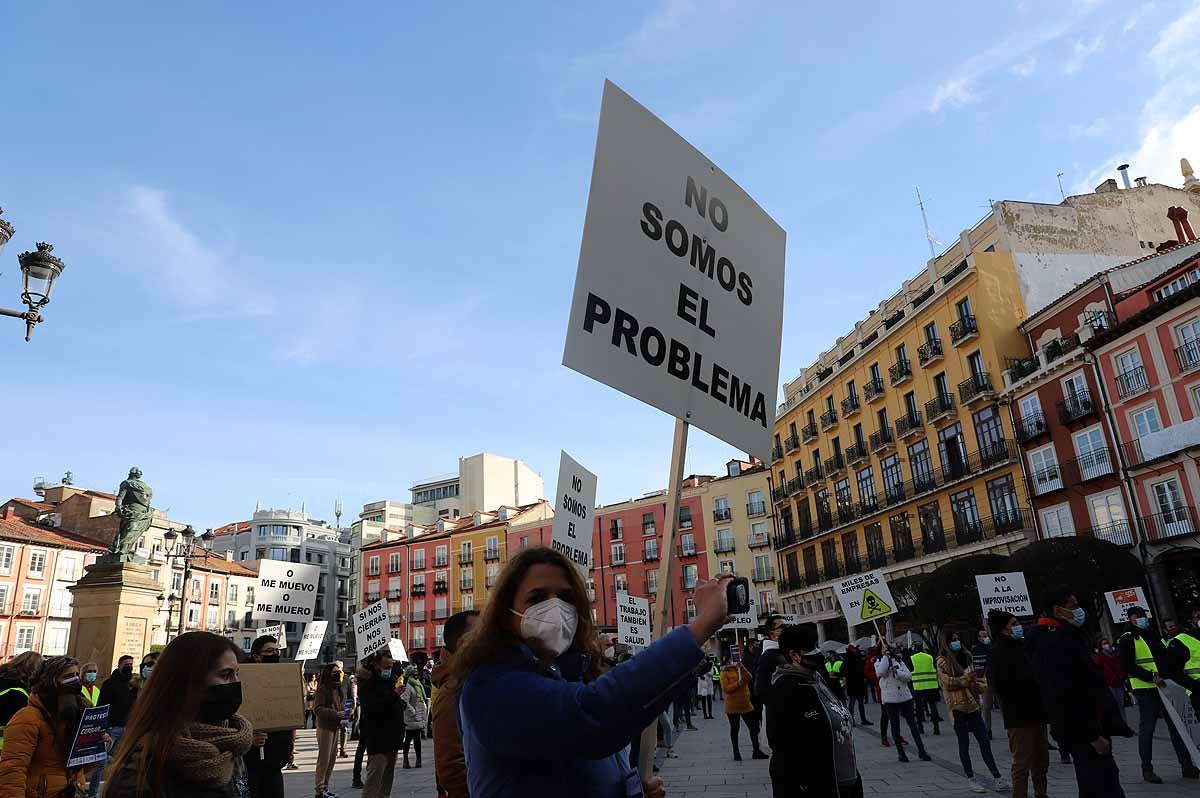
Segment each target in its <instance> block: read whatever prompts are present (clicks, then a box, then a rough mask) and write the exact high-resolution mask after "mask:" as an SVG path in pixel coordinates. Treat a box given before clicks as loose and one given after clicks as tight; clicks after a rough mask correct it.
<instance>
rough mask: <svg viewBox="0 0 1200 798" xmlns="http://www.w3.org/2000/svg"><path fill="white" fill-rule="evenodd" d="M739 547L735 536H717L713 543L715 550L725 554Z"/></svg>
mask: <svg viewBox="0 0 1200 798" xmlns="http://www.w3.org/2000/svg"><path fill="white" fill-rule="evenodd" d="M736 548H737V544H736V543H735V542H734V540H733V538H717V542H716V543H715V544H714V545H713V551H715V552H716V553H717V554H725V553H726V552H730V551H733V550H734V549H736Z"/></svg>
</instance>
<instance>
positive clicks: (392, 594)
mask: <svg viewBox="0 0 1200 798" xmlns="http://www.w3.org/2000/svg"><path fill="white" fill-rule="evenodd" d="M413 595H416V594H415V593H414V594H413ZM421 595H425V594H424V591H422V593H421ZM387 597H388V598H390V599H398V598H404V591H403V590H401V589H399V588H396V589H395V590H389V591H388V592H387Z"/></svg>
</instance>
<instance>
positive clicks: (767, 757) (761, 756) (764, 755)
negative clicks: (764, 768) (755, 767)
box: [750, 751, 771, 759]
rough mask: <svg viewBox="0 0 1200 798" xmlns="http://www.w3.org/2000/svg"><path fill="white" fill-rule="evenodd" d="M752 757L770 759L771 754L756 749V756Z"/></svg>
mask: <svg viewBox="0 0 1200 798" xmlns="http://www.w3.org/2000/svg"><path fill="white" fill-rule="evenodd" d="M750 758H751V759H770V758H771V756H770V754H764V753H763V752H762V751H755V752H754V756H752V757H750Z"/></svg>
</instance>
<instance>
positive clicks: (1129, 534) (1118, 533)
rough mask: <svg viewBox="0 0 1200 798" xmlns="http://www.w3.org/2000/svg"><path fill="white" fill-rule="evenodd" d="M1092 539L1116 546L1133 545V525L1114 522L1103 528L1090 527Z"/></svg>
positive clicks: (1124, 522)
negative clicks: (1105, 541)
mask: <svg viewBox="0 0 1200 798" xmlns="http://www.w3.org/2000/svg"><path fill="white" fill-rule="evenodd" d="M1092 537H1094V538H1097V539H1099V540H1107V541H1108V542H1109V543H1114V544H1116V545H1118V546H1132V545H1133V525H1132V524H1130V523H1129V522H1128V521H1114V522H1113V523H1111V524H1105V525H1104V526H1094V527H1092Z"/></svg>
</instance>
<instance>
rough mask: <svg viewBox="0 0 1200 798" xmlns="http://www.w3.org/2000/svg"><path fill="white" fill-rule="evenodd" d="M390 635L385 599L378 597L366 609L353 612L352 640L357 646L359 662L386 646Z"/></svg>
mask: <svg viewBox="0 0 1200 798" xmlns="http://www.w3.org/2000/svg"><path fill="white" fill-rule="evenodd" d="M391 637H392V626H391V623H390V622H389V621H388V613H387V599H380V600H379V601H376V602H375V603H374V604H372V605H370V606H369V607H367V608H366V609H364V610H359V611H358V612H356V613H354V642H355V644H356V645H357V646H358V659H359V661H360V662H361V661H362V660H364V659H366V658H367V657H369V656H370V655H371V654H374V653H376V652H377V651H379V649H381V648H384V647H385V646H387V644H388V640H390V639H391Z"/></svg>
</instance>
